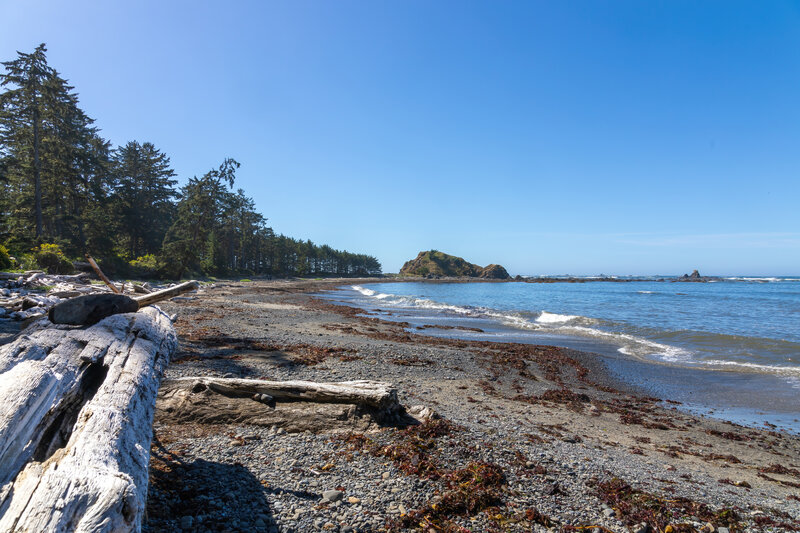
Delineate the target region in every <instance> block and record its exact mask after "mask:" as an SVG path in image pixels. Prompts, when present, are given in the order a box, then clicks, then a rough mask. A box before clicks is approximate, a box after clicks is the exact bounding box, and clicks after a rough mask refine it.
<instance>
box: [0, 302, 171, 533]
mask: <svg viewBox="0 0 800 533" xmlns="http://www.w3.org/2000/svg"><path fill="white" fill-rule="evenodd" d="M176 348H177V338H176V335H175V330H174V328H173V327H172V324H171V322H170V319H169V317H167V316H166V315H165V314H164V313H163V312H162V311H160V310H159V309H157V308H154V307H151V308H147V309H144V310H142V311H141V312H138V313H131V314H119V315H114V316H112V317H109V318H106V319H105V320H103V321H101V322H100V323H98V324H96V325H94V326H92V327H90V328H85V329H74V328H68V327H66V326H53V325H52V324H49V322H47V321H42V322H40V323H38V324H36V325H34V326H32V327H31V328H30V329H29V330H27V331H26V332H25V334H24V335H21V336H19V337H18V338H17V339H15V340H14V341H12V342H11V343H9V344H6V345H3V346H0V398H2V402H0V531H3V532H5V531H30V532H33V531H36V532H56V531H59V532H61V531H84V532H86V531H138V530H139V529H140V527H141V521H142V517H143V513H144V506H145V501H146V495H147V483H148V477H147V469H148V465H149V458H150V441H151V439H152V420H153V411H154V405H155V399H156V394H157V391H158V387H159V383H160V381H161V376H162V373H163V370H164V367H165V366H166V365H167V364H168V362H169V359H170V357H171V355H172V354H173V353H174V351H175V350H176Z"/></svg>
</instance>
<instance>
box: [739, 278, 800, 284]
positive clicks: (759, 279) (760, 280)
mask: <svg viewBox="0 0 800 533" xmlns="http://www.w3.org/2000/svg"><path fill="white" fill-rule="evenodd" d="M725 279H727V280H729V281H756V282H761V283H775V282H779V281H800V278H775V277H746V276H731V277H728V278H725Z"/></svg>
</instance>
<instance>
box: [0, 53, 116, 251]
mask: <svg viewBox="0 0 800 533" xmlns="http://www.w3.org/2000/svg"><path fill="white" fill-rule="evenodd" d="M46 51H47V49H46V47H45V45H44V44H42V45H39V46H38V47H37V48H36V50H34V52H32V53H30V54H25V53H22V52H18V53H17V55H18V57H17V59H15V60H13V61H7V62H4V63H2V64H3V66H4V67H5V71H6V72H5V73H4V74H0V86H2V87H3V88H4V89H5V90H4V92H3V93H2V94H0V147H2V148H0V150H2V152H1V153H0V158H2V160H3V161H4V166H5V168H6V170H5V174H6V178H7V184H6V185H5V188H6V191H7V192H8V193H9V196H10V197H11V200H9V201H8V202H7V204H6V205H5V210H6V213H7V214H6V215H5V219H6V222H7V224H8V231H9V233H10V235H11V237H12V242H16V243H17V247H18V248H23V249H24V248H30V247H31V246H32V245H33V244H35V243H40V242H43V241H46V240H47V241H51V242H58V243H61V244H64V245H66V246H67V248H68V249H69V250H70V251H71V252H72V253H73V254H78V253H80V252H82V251H83V250H84V249H85V248H86V246H87V237H86V235H87V231H88V228H87V226H86V222H87V216H86V212H85V211H86V209H88V208H89V206H90V204H92V205H94V204H95V203H96V202H102V201H103V200H104V196H103V195H102V194H100V195H98V194H99V193H100V192H101V191H103V190H104V189H105V188H106V185H105V183H104V182H105V180H106V179H107V176H106V172H107V158H108V143H107V142H106V141H104V140H102V139H101V138H100V137H99V136H98V134H97V130H96V129H95V128H94V127H92V123H93V120H92V119H91V118H89V117H88V116H86V114H85V113H84V112H83V111H82V110H81V109H80V108H79V107H78V97H77V95H76V94H75V93H74V92H73V87H71V86H70V85H69V84H68V83H67V82H66V81H65V80H64V79H63V78H61V77H60V76H59V74H58V72H57V71H56V70H55V69H53V68H52V67H50V66H48V64H47V58H46V54H45V52H46Z"/></svg>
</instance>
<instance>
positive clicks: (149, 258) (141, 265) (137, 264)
mask: <svg viewBox="0 0 800 533" xmlns="http://www.w3.org/2000/svg"><path fill="white" fill-rule="evenodd" d="M130 265H131V266H132V267H133V268H135V269H137V270H156V269H158V259H157V258H156V256H155V255H153V254H147V255H143V256H141V257H137V258H136V259H134V260H133V261H131V262H130Z"/></svg>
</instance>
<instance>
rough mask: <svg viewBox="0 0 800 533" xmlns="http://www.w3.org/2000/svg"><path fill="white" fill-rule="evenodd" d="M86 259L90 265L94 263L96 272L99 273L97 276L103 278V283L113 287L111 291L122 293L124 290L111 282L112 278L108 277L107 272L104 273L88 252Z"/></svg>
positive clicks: (93, 266)
mask: <svg viewBox="0 0 800 533" xmlns="http://www.w3.org/2000/svg"><path fill="white" fill-rule="evenodd" d="M86 260H87V261H89V264H90V265H92V268H93V269H94V273H95V274H97V277H98V278H100V279H101V280H103V283H105V284H106V285H108V288H109V289H111V292H113V293H114V294H122V291H120V290H119V289H118V288H117V286H116V285H114V284H113V283H111V280H110V279H108V278H107V277H106V275H105V274H103V271H102V270H100V267H99V266H97V263H95V262H94V259H92V257H91V256H90V255H89V254H86Z"/></svg>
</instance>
